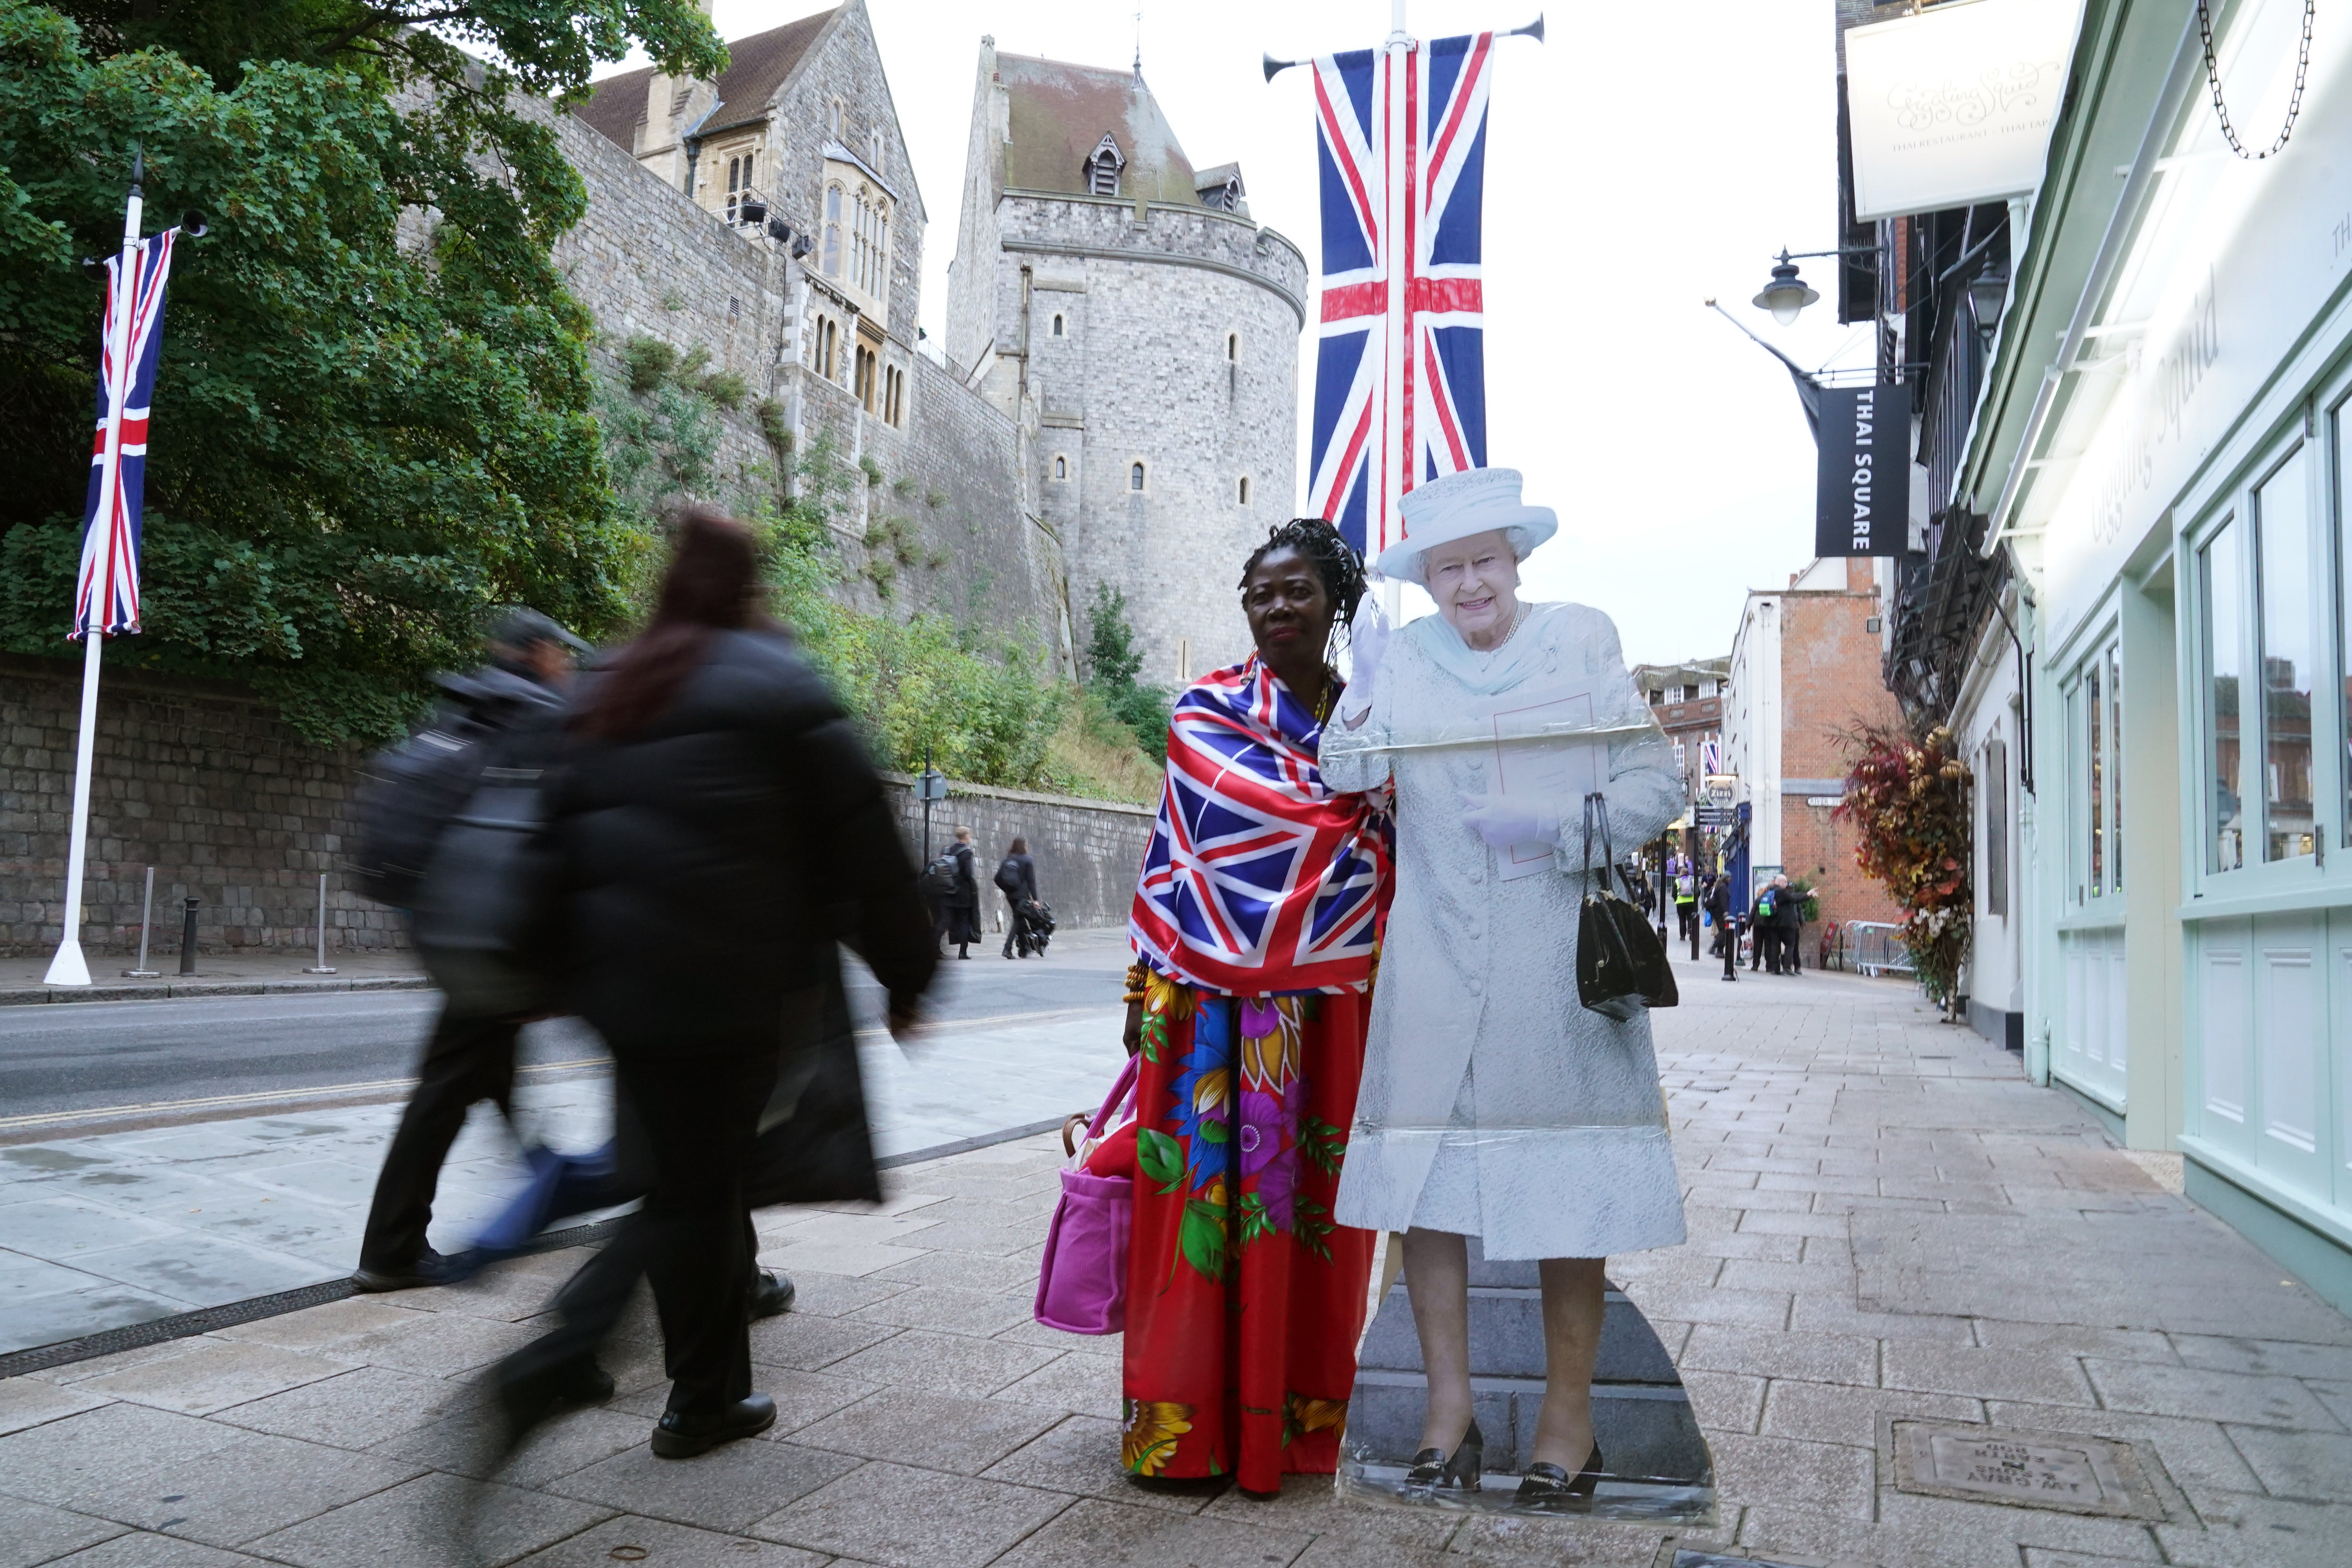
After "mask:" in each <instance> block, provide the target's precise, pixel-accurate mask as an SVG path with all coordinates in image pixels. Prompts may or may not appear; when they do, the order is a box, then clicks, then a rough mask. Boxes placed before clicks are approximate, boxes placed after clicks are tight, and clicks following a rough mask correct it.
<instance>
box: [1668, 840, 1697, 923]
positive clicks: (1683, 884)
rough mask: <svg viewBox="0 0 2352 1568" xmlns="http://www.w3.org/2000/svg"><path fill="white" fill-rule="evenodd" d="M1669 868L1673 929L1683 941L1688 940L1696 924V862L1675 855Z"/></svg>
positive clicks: (1685, 856)
mask: <svg viewBox="0 0 2352 1568" xmlns="http://www.w3.org/2000/svg"><path fill="white" fill-rule="evenodd" d="M1670 868H1671V870H1672V872H1673V875H1674V884H1675V922H1676V924H1675V930H1676V932H1677V933H1678V934H1679V935H1680V936H1681V938H1682V940H1683V941H1685V942H1688V941H1690V940H1691V932H1692V931H1693V929H1694V928H1696V926H1697V924H1698V863H1697V862H1696V861H1695V860H1693V859H1692V858H1690V857H1689V856H1688V855H1677V856H1675V858H1674V859H1673V861H1672V862H1671V866H1670Z"/></svg>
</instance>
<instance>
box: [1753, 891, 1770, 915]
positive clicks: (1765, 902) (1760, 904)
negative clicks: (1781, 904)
mask: <svg viewBox="0 0 2352 1568" xmlns="http://www.w3.org/2000/svg"><path fill="white" fill-rule="evenodd" d="M1756 913H1757V914H1758V915H1759V917H1761V918H1762V919H1764V920H1768V921H1769V920H1770V919H1771V918H1772V895H1771V894H1769V893H1767V894H1765V895H1764V896H1763V897H1762V898H1760V899H1759V900H1756Z"/></svg>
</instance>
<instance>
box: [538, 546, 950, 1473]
mask: <svg viewBox="0 0 2352 1568" xmlns="http://www.w3.org/2000/svg"><path fill="white" fill-rule="evenodd" d="M760 593H761V584H760V574H759V571H758V558H757V552H756V549H755V546H754V543H753V541H752V536H751V531H749V530H748V529H746V528H745V527H744V526H743V525H742V524H741V523H740V522H737V521H734V520H733V519H731V518H730V517H728V516H727V515H726V514H725V513H723V512H721V511H719V510H718V509H716V508H712V507H696V508H692V509H690V510H688V511H687V512H686V513H685V514H684V515H683V516H682V518H681V519H680V521H679V524H678V530H677V543H676V546H675V549H674V552H673V554H672V557H671V560H670V563H669V567H668V570H667V574H666V575H665V576H664V578H663V580H662V585H661V591H660V596H659V600H658V603H657V605H656V610H655V612H654V617H653V621H652V624H651V625H650V626H647V627H646V631H645V633H644V635H642V636H641V637H638V638H637V639H636V640H635V642H633V643H631V644H630V645H629V646H628V647H626V648H625V649H623V650H622V652H621V653H620V654H619V655H618V656H617V657H616V658H614V660H613V662H612V664H611V666H610V668H608V669H607V670H605V671H604V672H603V673H602V674H600V675H599V676H598V677H597V678H596V679H594V680H593V682H592V683H591V684H590V685H589V688H588V689H587V690H586V691H585V692H584V693H583V697H582V699H581V700H580V702H579V704H578V706H577V708H576V710H574V712H573V714H572V720H571V728H572V734H573V737H574V740H575V744H574V745H573V747H572V750H571V752H570V753H569V756H568V761H567V765H566V767H565V768H564V770H563V772H562V776H561V778H560V779H559V781H558V783H557V784H556V787H555V789H554V791H553V792H552V799H551V816H550V826H549V838H550V841H551V844H552V845H553V846H554V848H555V852H556V858H557V860H558V862H559V864H560V866H561V885H560V894H559V898H560V902H561V905H562V911H563V914H564V917H565V923H566V926H567V930H566V932H565V943H564V951H565V952H568V953H570V954H571V955H572V959H573V963H574V964H575V967H574V968H573V970H572V973H570V974H569V975H568V976H567V991H568V994H569V998H570V1000H571V1001H572V1003H573V1004H574V1005H576V1007H577V1009H578V1011H579V1013H580V1015H581V1016H582V1017H583V1018H584V1019H586V1020H587V1022H588V1023H589V1024H591V1025H592V1026H594V1027H595V1028H596V1029H597V1030H598V1032H600V1033H601V1034H602V1035H603V1036H604V1040H605V1043H606V1045H607V1047H609V1048H610V1049H611V1051H612V1053H613V1060H614V1073H615V1079H616V1083H615V1089H616V1092H617V1095H618V1096H619V1098H620V1099H621V1100H624V1101H625V1104H626V1106H627V1108H628V1110H629V1112H630V1113H631V1114H633V1115H634V1116H635V1119H636V1121H637V1123H638V1126H639V1128H640V1129H641V1131H642V1132H643V1135H644V1142H645V1145H646V1158H647V1159H648V1160H649V1162H650V1164H651V1167H652V1179H651V1186H650V1190H649V1191H648V1193H647V1194H646V1200H645V1206H644V1207H643V1208H642V1209H640V1210H639V1211H638V1212H637V1213H636V1214H635V1215H632V1216H630V1218H629V1219H628V1220H627V1221H626V1222H625V1226H624V1231H623V1235H622V1237H616V1238H615V1240H614V1243H613V1247H614V1248H623V1247H626V1248H627V1249H628V1250H629V1251H630V1252H631V1253H632V1254H634V1255H635V1257H637V1258H642V1260H643V1267H644V1269H645V1272H646V1275H647V1277H648V1278H649V1279H650V1280H651V1282H652V1285H653V1293H654V1302H655V1305H656V1309H657V1310H658V1311H659V1314H660V1320H661V1330H662V1342H663V1348H664V1352H665V1358H666V1364H667V1371H668V1373H669V1375H670V1379H671V1387H670V1394H669V1399H668V1402H667V1409H666V1410H665V1412H664V1414H663V1415H662V1416H661V1418H660V1421H659V1423H658V1425H657V1426H656V1427H655V1430H654V1434H653V1450H654V1452H655V1453H656V1455H658V1456H660V1457H662V1458H683V1457H686V1456H689V1455H693V1454H698V1453H701V1452H704V1451H705V1450H707V1449H709V1448H711V1447H716V1446H718V1445H719V1444H721V1443H726V1442H730V1441H732V1440H733V1439H736V1438H739V1437H744V1436H751V1435H752V1434H754V1433H757V1432H760V1431H762V1430H764V1429H766V1428H767V1427H768V1426H771V1425H772V1424H773V1423H774V1421H775V1418H776V1411H775V1405H774V1404H773V1403H772V1401H771V1400H770V1399H769V1398H768V1396H767V1395H765V1394H757V1393H754V1392H753V1391H752V1388H751V1343H750V1336H749V1321H750V1319H749V1312H750V1308H751V1299H752V1262H753V1260H752V1257H751V1244H752V1242H751V1226H749V1225H748V1224H747V1223H746V1219H745V1212H746V1206H747V1204H748V1203H749V1202H750V1200H751V1195H752V1194H751V1191H750V1188H749V1182H750V1180H751V1170H752V1153H753V1146H754V1139H755V1136H756V1134H757V1132H758V1131H759V1128H760V1126H761V1119H762V1115H763V1112H765V1111H766V1110H767V1109H768V1108H769V1106H770V1101H771V1090H772V1089H773V1088H774V1086H775V1085H776V1083H777V1080H778V1074H779V1069H780V1068H782V1071H783V1073H784V1074H785V1076H786V1077H787V1078H788V1079H791V1078H793V1077H794V1076H795V1075H796V1074H798V1073H800V1072H801V1071H802V1070H803V1068H804V1066H805V1063H804V1060H803V1058H804V1057H805V1055H806V1052H807V1048H808V1046H809V1042H810V1041H812V1040H814V1039H817V1038H820V1037H822V1036H823V1035H824V1032H825V1028H826V1025H825V1023H824V1020H825V1019H826V1018H827V1017H828V1016H831V1015H838V1014H841V1013H842V1012H843V1011H844V1009H843V1008H842V1007H841V1006H840V1005H839V998H840V988H841V978H840V958H839V949H838V947H837V945H836V944H837V943H840V942H846V943H848V944H849V945H850V946H851V947H852V948H853V949H855V950H856V952H857V953H858V954H859V956H860V957H862V958H863V959H864V960H865V961H866V964H867V965H868V966H869V967H870V968H871V969H872V970H873V971H874V973H875V976H876V978H877V979H878V980H879V981H880V982H881V983H882V985H883V988H884V990H885V992H886V993H887V997H888V1004H887V1008H888V1013H887V1016H888V1023H889V1027H890V1030H891V1032H892V1033H893V1034H894V1035H898V1036H900V1037H904V1036H905V1035H906V1033H907V1032H908V1031H909V1030H910V1029H911V1028H912V1027H913V1026H914V1022H915V1016H916V1014H915V1009H916V1004H917V1001H918V999H919V996H920V994H921V993H922V991H923V989H924V987H925V986H926V985H927V984H929V981H930V978H931V974H932V971H933V965H934V964H935V963H936V955H935V952H934V951H933V949H932V946H931V943H930V942H929V940H928V922H927V921H925V919H924V917H923V912H922V905H921V902H920V900H919V898H918V896H917V894H916V891H915V876H914V868H913V867H912V866H911V865H910V864H909V862H908V858H907V854H906V849H905V847H904V846H903V845H902V844H901V843H900V841H899V838H898V827H897V825H896V821H895V819H894V817H893V816H892V814H891V811H890V808H889V805H888V802H887V798H886V797H885V795H884V793H883V788H882V783H881V780H880V778H879V777H878V776H877V774H876V773H875V772H874V769H873V765H872V763H870V762H869V761H868V760H867V758H866V752H865V749H864V747H863V745H862V744H861V743H860V742H859V740H858V738H857V733H856V729H855V728H854V727H853V726H852V724H851V722H850V721H849V720H848V718H847V717H846V716H845V714H844V713H843V712H842V710H841V709H840V707H839V706H838V704H837V703H836V702H835V699H834V697H833V694H832V692H831V691H830V689H828V688H827V687H826V685H825V683H824V680H823V679H822V678H821V677H819V676H818V675H817V674H816V672H815V671H814V670H813V669H812V668H810V667H809V666H808V664H807V663H806V662H805V661H804V660H803V658H801V656H800V654H799V653H798V652H797V650H796V649H795V648H794V647H793V643H792V641H791V639H790V637H787V636H786V635H785V634H784V632H783V630H782V627H780V626H776V625H775V624H774V623H772V622H771V621H768V620H767V619H766V618H765V617H764V616H761V614H760V611H759V598H760ZM858 1131H863V1130H862V1128H861V1129H859V1130H858ZM866 1148H867V1153H866V1160H865V1164H864V1169H863V1171H862V1173H857V1172H853V1173H849V1177H850V1178H851V1179H849V1180H847V1181H845V1183H844V1184H843V1185H842V1187H841V1189H840V1190H838V1191H836V1192H834V1193H832V1194H827V1193H826V1192H825V1191H824V1188H823V1187H822V1186H819V1187H817V1188H815V1189H814V1190H805V1189H804V1190H803V1191H800V1192H796V1193H795V1194H793V1195H794V1196H795V1197H797V1198H799V1199H801V1200H803V1201H814V1200H817V1199H820V1198H822V1197H824V1196H826V1195H832V1196H848V1197H859V1196H874V1195H878V1190H879V1189H878V1186H877V1184H876V1182H875V1179H874V1172H873V1167H872V1163H871V1152H870V1145H866ZM595 1267H596V1265H595V1264H594V1263H593V1262H592V1263H591V1265H590V1266H589V1268H595ZM584 1272H586V1271H585V1270H583V1273H584ZM558 1305H559V1309H560V1310H561V1309H562V1305H563V1303H562V1300H561V1299H560V1298H559V1302H558ZM591 1316H593V1315H591ZM564 1317H565V1323H564V1326H563V1327H560V1328H559V1329H557V1330H556V1331H554V1332H553V1333H551V1334H550V1335H548V1336H547V1337H546V1338H545V1339H543V1340H541V1342H538V1343H536V1344H534V1345H531V1346H527V1347H525V1348H524V1350H523V1351H522V1352H518V1353H517V1354H516V1355H515V1356H513V1357H509V1360H508V1362H507V1363H504V1364H503V1365H502V1366H501V1367H500V1368H499V1372H498V1373H496V1374H495V1375H494V1382H495V1384H496V1385H497V1393H498V1395H499V1401H500V1403H501V1405H502V1406H503V1407H504V1413H505V1415H506V1417H507V1421H508V1424H509V1426H508V1435H509V1446H511V1443H512V1442H513V1441H516V1440H519V1436H518V1434H519V1433H520V1430H521V1429H524V1428H526V1427H527V1426H529V1425H530V1422H532V1421H533V1420H535V1419H537V1418H538V1417H540V1416H541V1415H545V1414H546V1413H547V1412H548V1411H549V1410H551V1408H553V1407H554V1406H555V1405H560V1404H562V1403H565V1402H568V1401H571V1400H574V1399H578V1398H581V1397H594V1396H596V1395H597V1394H599V1393H600V1392H601V1391H602V1390H604V1389H609V1387H610V1386H611V1380H610V1379H609V1378H606V1377H604V1374H603V1373H601V1372H599V1371H598V1370H597V1368H596V1365H595V1361H594V1343H593V1336H592V1335H591V1333H590V1332H589V1331H585V1330H583V1328H582V1327H581V1325H580V1323H577V1322H574V1321H572V1314H570V1313H568V1312H566V1313H564ZM583 1321H585V1320H584V1319H583Z"/></svg>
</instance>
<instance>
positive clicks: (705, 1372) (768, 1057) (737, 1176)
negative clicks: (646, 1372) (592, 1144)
mask: <svg viewBox="0 0 2352 1568" xmlns="http://www.w3.org/2000/svg"><path fill="white" fill-rule="evenodd" d="M612 1046H613V1059H614V1068H615V1075H616V1079H617V1082H616V1084H615V1086H614V1087H615V1089H616V1090H617V1092H618V1093H619V1094H620V1095H621V1096H623V1097H624V1098H625V1100H627V1102H628V1104H629V1107H630V1108H631V1110H634V1111H635V1114H636V1116H637V1118H638V1120H639V1121H640V1122H641V1124H642V1126H643V1129H644V1133H645V1141H646V1150H647V1152H648V1154H649V1156H650V1159H651V1161H652V1165H653V1185H652V1188H651V1190H650V1191H648V1192H647V1193H646V1203H645V1207H643V1208H642V1209H640V1210H638V1211H637V1213H636V1214H635V1215H632V1216H630V1219H629V1222H628V1223H627V1224H625V1225H624V1226H622V1227H621V1234H620V1235H619V1236H617V1237H614V1241H613V1243H612V1244H611V1245H610V1246H608V1247H605V1249H604V1252H603V1253H602V1254H600V1255H599V1256H598V1257H597V1258H594V1259H593V1260H592V1261H591V1262H590V1264H589V1265H588V1267H587V1268H583V1270H582V1271H581V1278H580V1279H575V1280H574V1282H573V1285H572V1286H566V1287H565V1289H564V1293H563V1294H564V1298H571V1297H572V1294H573V1289H574V1286H578V1287H580V1298H579V1304H578V1306H577V1308H576V1309H575V1307H574V1306H573V1305H572V1302H571V1301H570V1300H563V1299H559V1301H558V1305H559V1307H560V1308H561V1309H562V1313H563V1321H564V1328H563V1329H561V1330H559V1331H557V1336H562V1339H563V1340H564V1341H566V1342H570V1343H573V1344H576V1345H577V1346H578V1347H579V1348H581V1349H587V1350H593V1347H594V1344H595V1342H596V1341H597V1340H599V1339H602V1338H603V1337H604V1332H603V1330H598V1331H595V1332H594V1333H593V1336H592V1335H591V1334H590V1333H589V1331H590V1330H591V1329H593V1327H594V1325H595V1324H596V1323H597V1322H598V1321H602V1323H603V1326H604V1330H609V1329H610V1327H611V1325H612V1322H613V1321H614V1319H616V1318H617V1317H618V1316H619V1314H620V1311H621V1310H622V1308H623V1307H624V1306H625V1304H626V1302H627V1300H628V1294H629V1291H630V1289H632V1288H633V1287H634V1286H635V1283H636V1279H637V1276H638V1275H639V1274H640V1273H642V1274H644V1275H645V1276H646V1277H647V1278H648V1279H650V1280H651V1281H652V1283H653V1288H654V1306H655V1308H656V1310H658V1312H659V1313H660V1316H661V1329H662V1349H663V1354H664V1358H665V1364H666V1366H667V1371H668V1373H669V1376H670V1394H669V1408H671V1409H672V1410H677V1411H682V1412H686V1413H688V1414H693V1415H708V1414H712V1413H715V1412H716V1411H718V1410H719V1409H722V1408H724V1407H725V1406H726V1405H730V1404H732V1403H734V1402H735V1401H737V1400H739V1399H741V1398H743V1397H744V1396H745V1395H746V1394H750V1393H751V1316H750V1302H751V1267H752V1257H753V1254H754V1252H755V1251H756V1250H757V1246H758V1243H757V1240H756V1237H755V1236H754V1234H753V1232H752V1228H751V1216H750V1215H749V1214H748V1213H747V1212H746V1210H745V1207H744V1184H745V1182H746V1180H747V1179H748V1177H749V1175H750V1173H751V1150H752V1141H753V1139H754V1137H755V1136H756V1135H757V1133H758V1131H759V1125H760V1115H761V1111H762V1110H764V1109H765V1108H766V1106H767V1103H768V1096H769V1092H770V1090H772V1089H773V1088H774V1086H775V1081H776V1041H775V1039H774V1037H772V1036H771V1037H769V1038H768V1039H766V1040H765V1041H763V1042H761V1043H760V1046H759V1047H756V1048H752V1049H746V1050H740V1051H729V1052H725V1053H723V1054H721V1053H710V1054H703V1053H699V1052H698V1053H696V1054H694V1055H691V1056H685V1055H680V1054H677V1053H676V1052H675V1051H674V1050H672V1049H669V1048H666V1047H663V1046H658V1045H635V1046H631V1045H626V1044H624V1043H623V1042H620V1041H617V1040H616V1041H614V1042H612ZM575 1310H576V1313H577V1316H578V1318H579V1321H580V1329H579V1331H577V1332H576V1333H575V1332H574V1331H572V1322H573V1319H574V1316H575ZM557 1336H551V1338H553V1337H557ZM530 1348H531V1349H534V1350H536V1349H537V1348H538V1347H536V1346H533V1347H530ZM561 1350H562V1345H560V1344H559V1345H556V1346H551V1347H550V1352H551V1354H552V1353H553V1352H558V1351H561Z"/></svg>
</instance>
